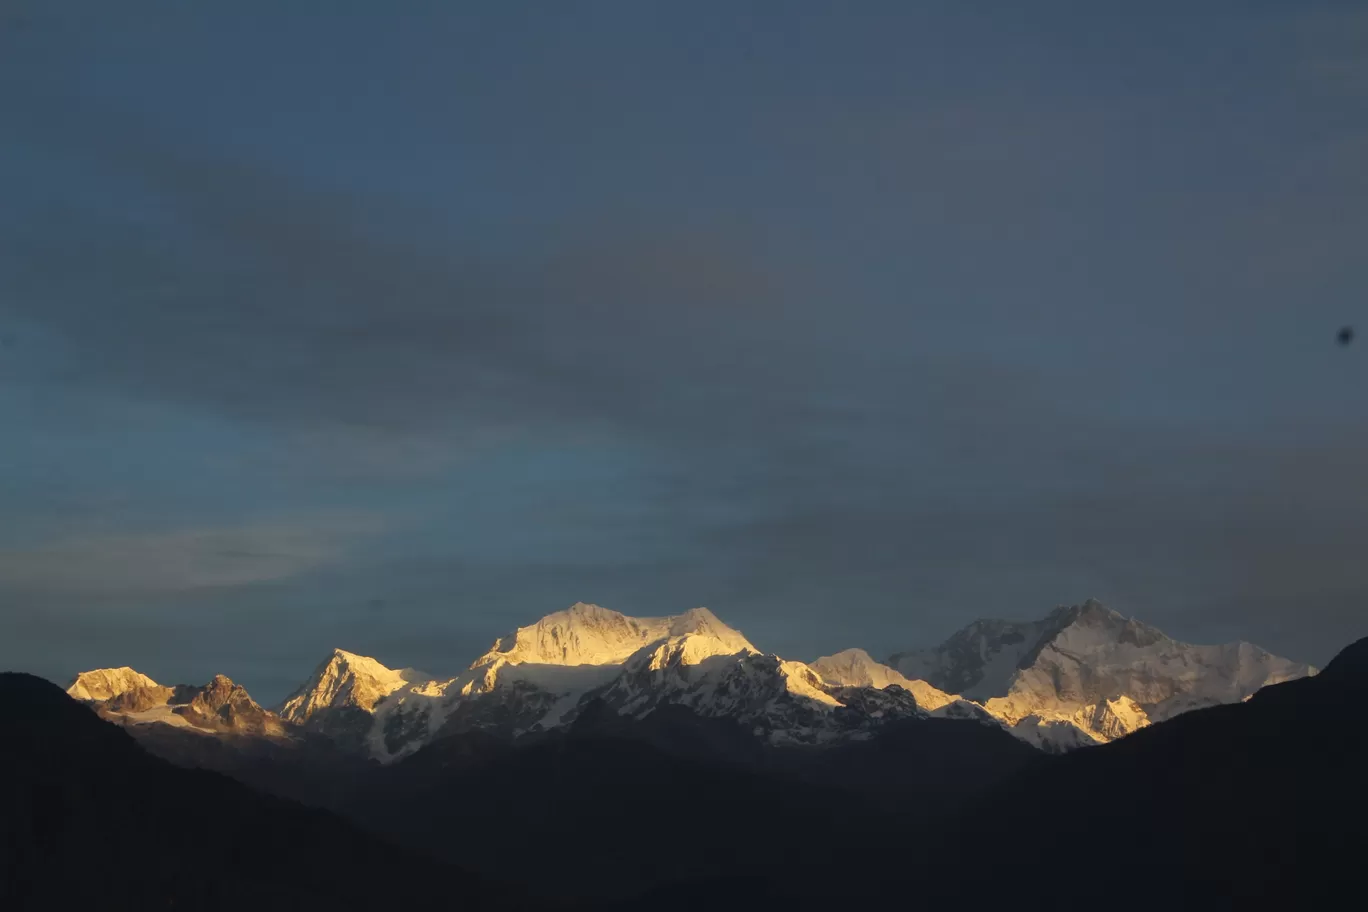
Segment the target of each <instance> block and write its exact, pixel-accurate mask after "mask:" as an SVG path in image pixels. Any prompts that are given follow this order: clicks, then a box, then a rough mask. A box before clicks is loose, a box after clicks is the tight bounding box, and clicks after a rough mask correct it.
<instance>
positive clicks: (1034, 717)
mask: <svg viewBox="0 0 1368 912" xmlns="http://www.w3.org/2000/svg"><path fill="white" fill-rule="evenodd" d="M891 661H893V662H894V663H895V664H896V665H897V666H898V667H899V669H900V670H901V671H902V672H903V673H904V674H908V673H910V672H912V671H923V672H925V673H926V674H927V675H928V676H929V678H930V680H931V681H932V682H933V683H936V682H938V681H939V682H962V683H965V684H966V690H965V693H966V695H971V696H974V697H975V698H976V699H977V700H978V701H980V702H981V703H982V704H983V706H984V707H985V708H986V709H987V710H988V711H989V712H990V713H992V714H993V715H994V716H996V717H998V718H999V719H1001V720H1002V721H1003V722H1005V723H1006V724H1007V725H1009V726H1013V728H1014V730H1016V727H1017V726H1019V725H1021V724H1022V723H1023V722H1024V723H1025V726H1024V727H1023V728H1021V730H1020V732H1019V734H1021V736H1022V737H1024V738H1026V739H1027V740H1030V741H1032V743H1041V741H1040V738H1041V736H1040V733H1039V732H1040V726H1041V724H1042V723H1049V724H1050V728H1049V731H1050V734H1049V736H1048V737H1047V738H1045V740H1046V741H1048V742H1049V743H1052V744H1056V745H1059V744H1065V743H1075V742H1076V743H1079V744H1086V743H1089V741H1099V742H1100V741H1109V740H1112V739H1115V738H1118V737H1121V736H1122V735H1125V734H1129V733H1130V732H1133V731H1135V730H1137V729H1139V728H1142V727H1144V726H1146V725H1148V724H1150V723H1151V722H1157V721H1161V720H1163V719H1167V718H1171V717H1172V716H1175V715H1177V714H1179V713H1181V712H1185V711H1187V710H1189V709H1194V708H1198V707H1202V706H1213V705H1217V704H1221V703H1235V702H1239V701H1241V700H1244V699H1246V698H1248V697H1249V696H1250V695H1251V694H1253V693H1254V692H1255V691H1257V690H1258V689H1259V688H1260V687H1264V686H1266V685H1269V684H1275V683H1278V682H1281V681H1287V680H1291V679H1293V678H1298V677H1303V676H1306V675H1308V674H1314V673H1315V669H1313V668H1311V667H1310V666H1307V665H1304V664H1301V663H1298V662H1292V661H1289V660H1287V659H1283V658H1279V657H1277V656H1274V655H1271V654H1270V653H1268V652H1265V651H1264V650H1262V649H1259V648H1258V647H1257V646H1253V645H1251V644H1249V643H1229V644H1225V645H1220V646H1194V645H1191V644H1188V643H1181V642H1178V641H1176V640H1173V639H1170V638H1169V637H1167V636H1165V635H1164V634H1163V633H1162V632H1160V631H1159V630H1157V629H1155V628H1153V627H1149V626H1147V625H1145V624H1142V623H1140V622H1139V621H1136V620H1134V619H1131V618H1126V617H1124V616H1122V615H1120V614H1118V613H1117V612H1115V611H1112V610H1110V609H1108V608H1106V607H1105V606H1103V605H1102V604H1101V603H1100V602H1097V601H1093V600H1089V601H1087V602H1084V603H1083V604H1081V605H1075V606H1071V607H1063V608H1059V609H1057V610H1055V611H1054V612H1052V613H1051V614H1050V615H1049V616H1048V617H1046V618H1045V619H1043V620H1041V621H1035V622H1031V623H1025V624H1019V623H1011V622H1005V621H979V622H976V623H974V624H972V625H970V626H969V627H966V628H965V629H964V630H962V631H960V632H959V633H956V634H955V635H954V636H952V637H951V638H950V639H949V640H947V641H946V642H945V643H944V644H943V645H942V646H941V647H940V648H939V649H936V650H929V651H924V652H920V653H903V654H900V655H897V656H894V658H893V659H892V660H891ZM1065 725H1067V726H1074V727H1077V728H1078V729H1080V731H1081V732H1082V733H1084V734H1085V735H1086V736H1087V737H1086V738H1082V737H1079V736H1078V735H1076V734H1074V733H1070V732H1067V729H1065V728H1062V727H1060V726H1065Z"/></svg>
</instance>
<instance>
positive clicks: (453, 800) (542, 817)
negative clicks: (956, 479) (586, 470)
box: [0, 640, 1368, 909]
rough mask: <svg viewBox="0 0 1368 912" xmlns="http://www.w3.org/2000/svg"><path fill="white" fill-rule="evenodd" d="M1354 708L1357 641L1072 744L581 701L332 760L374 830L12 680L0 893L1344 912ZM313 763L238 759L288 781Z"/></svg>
mask: <svg viewBox="0 0 1368 912" xmlns="http://www.w3.org/2000/svg"><path fill="white" fill-rule="evenodd" d="M1366 702H1368V640H1364V641H1360V642H1359V643H1356V644H1354V645H1353V646H1351V647H1349V648H1348V649H1346V650H1344V652H1342V653H1341V654H1340V656H1339V657H1337V658H1336V659H1335V661H1334V662H1332V663H1331V664H1330V666H1329V667H1328V668H1326V669H1325V671H1323V672H1322V673H1321V674H1320V675H1318V676H1316V677H1314V678H1306V679H1301V680H1296V681H1291V682H1288V683H1285V684H1278V685H1274V686H1271V687H1267V688H1265V689H1263V690H1261V691H1259V692H1258V694H1256V695H1255V696H1254V697H1253V698H1251V699H1250V700H1248V701H1247V702H1245V703H1242V704H1235V705H1229V706H1219V707H1215V708H1211V709H1203V710H1197V711H1193V712H1190V713H1187V714H1185V715H1182V716H1179V717H1177V718H1175V719H1173V720H1171V721H1168V722H1163V723H1160V724H1157V725H1154V726H1151V727H1149V728H1146V729H1143V730H1141V731H1140V732H1138V733H1137V734H1134V735H1131V736H1129V737H1127V738H1123V739H1121V740H1119V741H1116V742H1114V743H1112V744H1109V745H1105V746H1102V747H1096V748H1089V749H1084V750H1079V751H1075V752H1073V753H1070V754H1067V755H1064V756H1062V757H1050V756H1046V755H1043V754H1040V753H1037V752H1035V751H1033V750H1032V749H1029V748H1026V747H1025V746H1024V745H1022V744H1021V743H1020V742H1019V741H1017V740H1016V739H1015V738H1013V737H1011V736H1010V735H1008V734H1007V733H1005V732H1002V731H999V730H996V729H993V728H991V727H987V726H982V725H979V724H977V723H974V722H967V721H957V720H910V721H908V722H907V723H906V724H899V725H895V726H892V727H890V728H889V729H888V730H887V731H885V732H883V733H882V734H881V735H880V736H879V737H876V738H874V739H872V740H869V741H864V742H857V743H852V744H847V745H844V746H841V747H839V748H835V749H826V750H802V749H797V750H795V749H773V748H768V747H765V746H764V745H763V744H761V743H760V742H759V741H758V740H757V739H755V738H754V737H752V736H751V734H750V733H749V732H748V731H744V730H742V729H741V728H740V727H738V726H736V725H735V724H734V723H730V722H727V721H726V720H718V719H702V718H700V717H698V716H696V715H694V714H693V713H692V712H690V711H688V710H687V709H684V708H682V707H677V706H676V707H665V708H662V709H661V710H659V711H657V712H655V713H653V714H651V715H650V716H647V717H646V719H645V720H642V721H641V722H629V721H627V720H624V719H623V718H622V717H619V716H617V715H616V714H615V713H612V712H594V711H588V712H586V713H584V714H583V715H582V717H581V718H580V720H579V721H578V722H577V723H576V724H575V725H574V726H572V727H571V728H570V729H569V730H566V731H553V732H549V733H546V734H544V735H540V736H525V737H524V738H522V739H519V740H518V741H516V742H513V743H509V742H508V741H507V740H506V739H500V738H496V737H489V736H484V735H481V734H479V733H472V734H468V735H461V736H453V737H450V738H445V739H441V740H439V741H437V742H434V743H432V744H431V745H429V746H428V747H426V748H424V749H423V750H420V751H418V752H417V753H415V754H414V755H412V756H411V757H408V758H406V759H404V760H402V761H400V762H398V763H396V764H393V765H391V766H389V767H379V766H376V765H373V764H364V765H358V766H355V767H353V768H350V769H348V770H347V771H346V772H345V775H344V774H342V773H337V774H336V776H337V778H336V779H335V781H334V782H333V785H332V787H330V788H329V789H327V790H326V793H327V795H328V796H330V797H328V798H327V799H326V800H330V801H332V802H333V803H334V804H333V806H334V809H335V810H336V811H339V812H341V813H343V814H345V815H347V816H350V817H351V818H352V819H353V820H354V821H357V822H360V823H361V824H363V825H364V826H366V827H368V828H369V829H371V830H372V831H373V832H375V833H376V834H377V836H375V837H371V836H367V835H365V834H363V833H362V832H360V831H358V830H357V829H355V828H354V827H353V826H351V825H349V824H346V823H343V822H342V821H341V820H340V819H338V818H337V817H335V816H331V815H330V814H327V813H324V812H322V811H313V810H307V809H305V808H303V807H301V806H299V805H297V804H293V803H290V802H287V801H282V800H277V799H273V798H269V797H266V796H263V795H259V794H255V793H253V792H251V791H249V790H248V789H246V788H244V787H242V786H240V785H238V784H237V783H234V782H232V781H229V780H228V779H225V778H223V777H221V776H217V775H213V774H210V773H205V772H200V771H193V770H181V769H177V768H174V767H172V766H170V765H169V764H167V763H164V762H162V761H160V760H156V759H153V758H151V757H150V756H148V755H146V754H144V753H143V752H142V751H141V750H140V749H139V748H138V747H137V746H136V745H135V744H134V743H133V741H132V739H131V738H129V737H128V736H127V735H125V734H124V733H123V732H122V731H120V730H119V729H117V728H116V727H114V726H112V725H110V724H108V723H105V722H102V721H100V720H99V719H97V718H96V717H95V715H94V714H93V713H91V712H90V711H89V710H87V709H85V708H83V707H81V706H80V705H79V704H77V703H75V702H74V701H71V700H70V699H68V698H67V697H66V696H65V695H63V694H61V692H60V691H58V690H57V689H56V688H55V687H53V686H51V685H49V684H47V683H46V682H41V681H38V680H37V679H33V678H28V677H25V676H18V675H6V676H4V678H3V681H2V682H0V705H3V706H5V707H6V708H7V709H8V710H9V711H10V712H11V714H14V713H18V714H19V715H20V721H19V725H18V727H17V728H16V727H15V726H14V725H13V724H11V725H7V726H6V727H5V731H6V737H7V739H9V741H11V742H12V746H7V749H6V759H5V764H6V765H5V783H6V792H5V801H6V813H5V815H4V827H5V830H4V833H5V836H4V839H5V842H4V857H5V864H6V867H5V869H4V870H5V879H4V889H5V890H6V891H8V893H7V897H8V898H10V899H12V898H13V897H14V896H15V891H16V890H18V891H22V895H23V896H26V897H27V905H25V904H24V903H23V902H21V903H19V904H17V905H16V904H15V903H13V902H12V901H10V902H7V903H5V904H4V906H5V908H52V907H54V906H53V905H52V903H50V902H45V900H46V899H47V898H48V897H49V896H56V895H63V898H64V899H65V898H73V899H89V900H91V901H92V902H93V901H98V902H100V903H101V906H100V907H101V908H112V907H118V905H119V904H120V903H123V904H124V905H125V906H126V907H152V908H156V907H158V903H160V904H161V906H165V898H166V897H176V898H178V899H179V900H180V902H181V904H180V905H179V906H173V908H174V907H180V908H253V907H257V908H261V907H269V903H271V902H279V903H280V904H282V905H288V904H290V903H294V904H295V907H296V908H317V907H324V906H325V904H326V903H328V902H330V901H332V900H333V899H335V898H345V900H346V901H348V902H353V903H354V902H357V901H359V900H361V899H363V898H367V897H373V898H374V900H375V901H384V902H386V903H390V904H393V903H396V902H403V901H413V902H423V903H426V904H427V905H426V907H427V908H446V907H462V906H469V905H476V906H478V905H482V904H483V903H484V901H486V900H488V898H489V897H488V893H487V888H486V886H485V884H486V883H491V882H492V883H493V884H495V885H496V886H495V887H494V891H495V893H496V894H497V895H498V896H499V897H500V898H499V899H498V905H499V906H500V907H503V908H508V907H510V906H512V907H516V906H517V905H518V903H517V901H516V900H515V897H518V896H522V895H524V894H523V892H522V891H524V890H525V891H527V892H528V893H529V894H531V895H532V897H533V898H532V899H531V900H530V905H531V906H532V907H535V908H547V907H549V906H556V905H562V904H565V903H569V902H571V901H574V902H578V903H580V904H581V905H582V907H584V908H591V909H601V908H614V907H620V908H624V909H627V908H633V909H635V908H651V909H676V908H677V909H683V908H688V909H700V908H733V907H738V906H747V907H752V908H755V907H758V906H759V904H762V903H765V902H776V903H777V902H784V903H790V904H793V905H794V906H795V907H797V908H807V907H813V906H815V905H816V904H818V903H822V904H829V905H838V906H840V907H849V908H860V907H864V906H868V905H871V904H873V905H877V906H879V907H883V906H891V907H903V906H907V907H912V906H918V905H924V904H928V903H934V904H936V905H937V906H938V907H942V908H946V907H950V908H956V909H974V908H990V907H1002V908H1012V909H1023V908H1061V907H1073V906H1082V907H1088V906H1096V907H1103V908H1164V909H1175V908H1201V909H1216V908H1229V907H1233V906H1240V907H1249V908H1261V907H1265V906H1271V905H1281V906H1283V907H1285V908H1312V907H1319V906H1326V905H1329V904H1330V902H1331V899H1332V897H1339V896H1342V897H1345V899H1340V902H1341V903H1343V902H1345V901H1348V898H1351V897H1354V896H1357V895H1358V894H1359V893H1361V892H1362V888H1361V887H1360V885H1359V882H1358V878H1359V875H1358V865H1359V857H1360V856H1361V855H1362V854H1363V851H1364V849H1365V848H1368V840H1365V838H1364V836H1363V835H1362V830H1361V826H1362V824H1363V822H1364V820H1365V811H1368V807H1365V801H1364V791H1365V786H1364V784H1363V781H1362V778H1361V776H1362V768H1363V764H1364V760H1365V759H1366V758H1368V751H1365V746H1366V745H1365V743H1364V735H1363V733H1362V731H1363V728H1362V723H1361V721H1360V720H1359V719H1358V718H1357V712H1358V710H1359V708H1360V707H1362V706H1363V705H1365V703H1366ZM192 737H200V736H198V735H192ZM306 756H307V754H305V753H300V754H292V755H290V756H288V757H287V756H254V755H251V754H250V753H242V754H240V755H234V756H233V757H232V758H231V762H232V763H236V764H238V765H239V768H238V770H237V772H238V774H240V775H242V776H243V778H247V779H251V780H252V781H255V782H257V783H258V784H261V785H263V786H264V787H266V788H272V789H275V790H277V791H283V792H286V793H288V792H289V791H290V790H291V789H292V788H294V787H295V786H294V785H291V783H295V784H297V783H298V782H299V781H300V780H301V779H303V778H305V776H304V770H306V769H307V768H308V766H309V764H310V762H311V761H308V760H307V759H304V758H305V757H306ZM201 759H203V758H201ZM213 759H214V758H210V760H211V761H212V760H213ZM217 761H218V762H227V761H225V760H224V758H223V757H218V758H217ZM290 764H296V765H298V766H299V769H297V770H295V771H294V772H288V769H287V770H286V772H285V773H282V771H281V770H282V768H288V767H289V765H290ZM315 800H318V798H317V796H316V795H315ZM386 838H388V839H392V840H394V843H396V844H398V843H403V844H404V851H400V850H396V849H394V848H391V847H390V844H389V843H387V842H385V841H383V840H384V839H386ZM462 869H465V870H470V871H473V872H476V873H477V874H478V875H480V876H483V877H484V878H486V879H485V880H477V879H475V878H474V877H471V876H468V875H463V874H461V873H458V872H459V871H461V870H462ZM45 891H58V892H45ZM61 891H64V894H63V893H62V892H61ZM238 903H240V905H235V904H238ZM144 904H146V905H145V906H144ZM215 904H217V905H215ZM614 904H616V906H615V905H614Z"/></svg>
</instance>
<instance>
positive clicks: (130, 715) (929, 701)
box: [68, 601, 1314, 762]
mask: <svg viewBox="0 0 1368 912" xmlns="http://www.w3.org/2000/svg"><path fill="white" fill-rule="evenodd" d="M1312 673H1314V669H1311V668H1309V667H1308V666H1305V665H1301V664H1298V663H1295V662H1290V661H1288V660H1286V659H1280V658H1278V657H1276V656H1273V655H1270V654H1269V653H1267V652H1265V651H1263V650H1261V649H1259V648H1257V647H1255V646H1251V645H1249V644H1248V643H1233V644H1228V645H1225V646H1192V645H1189V644H1186V643H1180V642H1177V641H1175V640H1172V639H1170V638H1168V637H1166V636H1164V635H1163V634H1162V633H1160V632H1159V631H1158V630H1155V629H1154V628H1152V627H1148V626H1146V625H1144V624H1141V623H1139V622H1138V621H1135V620H1132V619H1128V618H1125V617H1122V616H1121V615H1119V614H1117V613H1116V612H1114V611H1111V610H1109V609H1107V608H1104V607H1103V606H1102V605H1101V604H1099V603H1097V602H1095V601H1089V602H1085V603H1084V604H1082V605H1078V606H1074V607H1069V608H1060V609H1058V610H1056V611H1054V612H1052V613H1051V614H1050V615H1049V616H1048V617H1046V618H1044V619H1042V620H1039V621H1034V622H1028V623H1018V622H1009V621H993V620H983V621H976V622H975V623H973V624H971V625H969V626H968V627H966V628H965V629H964V630H961V631H960V632H959V633H956V634H955V635H954V636H952V637H950V639H948V640H947V641H946V642H945V643H944V644H942V645H941V646H940V647H939V648H937V649H932V650H925V651H922V652H912V653H901V654H898V655H895V656H893V658H892V659H891V660H890V662H889V664H887V665H885V664H881V663H879V662H877V661H875V660H874V659H873V658H871V657H870V655H869V654H868V653H867V652H865V651H864V650H861V649H848V650H845V651H843V652H838V653H836V654H834V655H830V656H824V657H822V658H819V659H817V660H816V661H814V662H812V663H811V664H805V663H803V662H796V661H790V660H786V659H783V658H781V657H779V656H776V655H770V654H766V653H763V652H762V651H761V650H759V649H757V648H756V647H755V646H754V645H753V644H752V643H751V642H750V641H749V640H748V639H746V637H745V636H743V635H742V634H741V633H740V632H739V631H737V630H735V629H733V628H731V627H729V626H727V625H726V624H724V623H723V622H722V621H721V620H719V619H718V617H717V616H716V615H714V614H713V613H712V612H711V611H709V610H707V609H706V608H695V609H692V610H690V611H686V612H684V613H683V614H679V615H673V616H669V617H653V618H637V617H630V616H628V615H625V614H621V613H620V612H617V611H612V610H609V609H607V608H602V607H599V606H597V605H589V604H584V603H577V604H575V605H572V606H570V607H569V608H567V609H565V610H563V611H557V612H554V613H552V614H549V615H547V616H546V617H544V618H542V619H541V620H539V621H537V622H536V623H535V624H531V625H528V626H526V627H519V628H518V629H517V630H515V631H513V632H512V633H510V634H509V635H507V636H505V637H501V638H500V639H498V640H496V641H495V642H494V644H493V645H492V646H491V647H490V649H489V651H488V652H486V653H485V654H484V655H482V656H480V657H479V658H477V659H476V660H475V661H474V662H472V663H471V664H470V666H469V667H468V668H467V669H466V670H465V671H464V672H462V673H461V674H459V675H457V676H455V677H453V678H449V679H432V678H431V677H430V676H428V675H425V674H423V673H422V672H417V671H414V670H413V669H398V670H396V669H391V668H387V667H386V666H384V665H382V664H381V663H380V662H377V661H376V660H375V659H372V658H368V657H366V656H361V655H356V654H354V653H350V652H346V651H344V650H340V649H338V650H334V651H333V652H332V654H331V655H329V656H328V657H327V658H326V659H324V661H323V662H321V663H320V664H319V665H318V667H317V668H315V669H314V672H313V674H311V675H310V676H309V678H308V679H307V680H305V681H304V682H303V684H301V686H300V687H299V688H298V689H297V690H296V691H295V692H294V693H293V694H291V695H290V696H289V697H288V698H287V699H286V700H285V701H284V702H283V703H282V704H281V706H280V707H279V715H276V714H274V713H270V712H267V711H266V710H264V709H262V708H261V707H260V706H258V705H257V704H256V703H255V702H253V701H252V700H251V697H250V696H248V695H247V693H246V691H245V690H243V689H242V688H240V687H238V686H237V685H235V684H233V683H232V682H231V681H229V680H228V679H227V678H224V677H222V676H219V677H216V678H215V679H214V680H213V681H211V682H210V684H208V685H206V686H205V687H203V688H194V687H187V686H179V687H174V688H172V687H162V686H161V685H158V684H157V683H156V682H155V681H153V680H152V679H151V678H148V677H147V676H145V675H141V674H139V673H138V672H136V671H134V670H133V669H131V668H111V669H98V670H96V671H89V672H84V673H82V674H81V675H79V676H78V677H77V678H76V679H75V681H73V682H72V684H71V687H70V689H69V690H68V693H70V694H71V695H72V696H73V697H76V698H78V699H81V700H84V701H87V702H90V703H92V704H94V705H96V706H97V707H98V709H99V711H100V712H101V713H102V714H103V715H105V716H106V717H107V718H112V719H114V720H116V721H120V722H122V723H124V724H128V725H138V724H143V723H151V722H162V723H165V724H169V725H177V726H182V727H188V728H193V729H195V730H197V731H202V732H215V733H249V734H261V735H267V736H270V737H282V736H285V737H289V736H291V735H292V733H296V732H298V733H302V732H313V733H317V734H321V735H325V736H327V738H329V739H331V740H332V742H333V743H335V744H336V745H337V746H338V747H340V748H342V749H343V750H344V751H347V752H351V753H359V754H363V755H366V756H370V757H374V758H377V759H379V760H382V761H385V762H389V761H393V760H396V759H398V758H400V757H403V756H406V755H408V754H410V753H412V752H414V751H416V750H418V749H419V748H420V747H422V746H423V745H425V744H428V743H430V742H431V741H433V740H435V739H438V738H441V737H444V736H446V735H451V734H458V733H461V732H465V731H471V730H479V731H483V732H486V733H493V734H495V735H497V736H500V737H506V738H516V737H519V736H521V735H523V734H526V733H532V732H539V731H547V730H550V729H554V728H558V727H561V726H565V725H568V724H570V723H573V722H574V721H575V720H576V719H577V718H579V716H580V715H581V713H582V711H583V710H584V709H585V708H586V707H588V706H590V705H591V704H593V705H595V706H599V707H606V708H607V709H608V710H609V711H612V712H615V713H617V714H619V715H620V716H623V717H625V718H627V719H640V718H643V717H644V716H646V715H648V714H650V713H652V712H653V711H655V710H656V709H657V708H659V707H661V706H665V705H679V706H686V707H688V708H690V709H692V710H693V711H694V712H695V713H697V714H698V715H701V716H704V717H722V718H728V719H732V720H734V721H736V722H738V723H740V724H741V725H743V726H744V727H745V728H747V729H749V730H751V731H753V732H754V733H755V734H756V735H757V736H758V737H761V738H763V739H765V740H767V741H769V742H771V743H775V744H825V743H830V742H832V741H836V740H841V739H845V738H864V737H868V736H869V733H871V732H872V731H874V730H876V729H878V728H879V727H881V726H883V725H886V724H888V723H889V722H893V721H897V720H903V719H913V718H926V717H941V718H951V719H964V720H971V721H975V722H978V723H981V724H987V725H991V726H1002V727H1005V728H1007V729H1008V730H1009V731H1011V732H1012V733H1013V734H1014V735H1016V736H1017V737H1019V738H1021V739H1022V740H1024V741H1027V742H1029V743H1031V744H1033V745H1035V746H1037V747H1040V748H1042V749H1045V750H1051V751H1062V750H1070V749H1073V748H1075V747H1081V746H1086V745H1089V744H1097V743H1101V742H1104V741H1109V740H1112V739H1114V738H1118V737H1121V736H1123V735H1126V734H1128V733H1130V732H1132V731H1135V730H1136V729H1137V728H1141V727H1143V726H1145V725H1148V724H1150V723H1151V722H1155V721H1159V720H1162V719H1166V718H1169V717H1171V716H1173V715H1176V714H1178V713H1180V712H1184V711H1186V710H1188V709H1193V708H1196V707H1201V706H1208V705H1212V704H1216V703H1230V702H1237V701H1240V700H1243V699H1245V698H1247V697H1248V696H1249V695H1250V694H1252V693H1253V692H1254V691H1256V690H1258V689H1259V688H1260V687H1262V686H1264V685H1266V684H1271V683H1276V682H1279V681H1284V680H1287V679H1289V678H1296V677H1301V676H1303V675H1307V674H1312Z"/></svg>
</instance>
